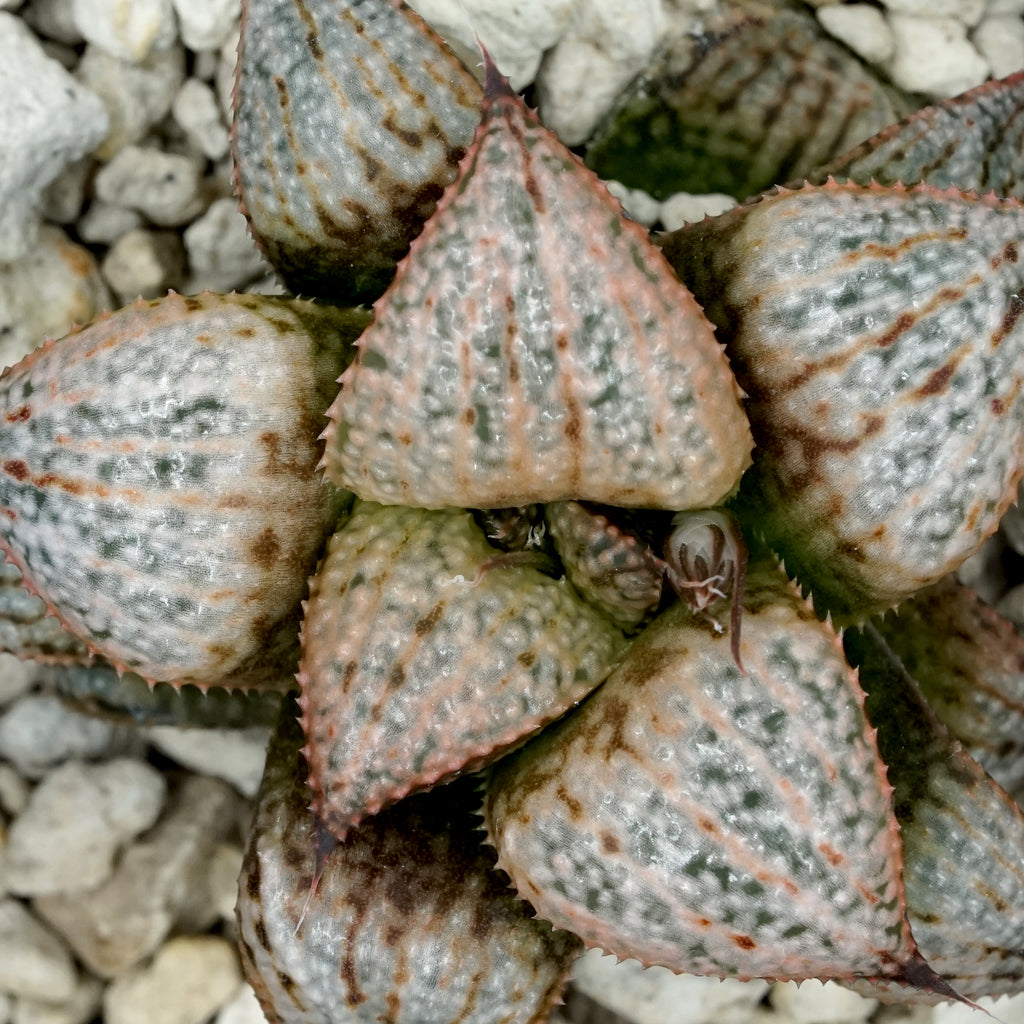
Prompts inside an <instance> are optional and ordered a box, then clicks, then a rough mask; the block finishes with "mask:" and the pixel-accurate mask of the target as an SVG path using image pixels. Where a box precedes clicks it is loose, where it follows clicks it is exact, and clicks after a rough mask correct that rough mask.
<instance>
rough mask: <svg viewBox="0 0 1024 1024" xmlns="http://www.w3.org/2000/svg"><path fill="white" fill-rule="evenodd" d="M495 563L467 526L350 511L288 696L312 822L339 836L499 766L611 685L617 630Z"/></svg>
mask: <svg viewBox="0 0 1024 1024" xmlns="http://www.w3.org/2000/svg"><path fill="white" fill-rule="evenodd" d="M500 558H501V553H500V552H499V551H498V550H497V549H495V548H493V547H491V546H490V545H489V544H488V543H487V541H486V540H485V539H484V536H483V533H482V531H481V530H480V528H479V527H478V526H477V525H476V523H475V522H474V521H473V517H472V516H471V515H470V513H468V512H466V511H455V510H445V511H435V512H427V511H424V510H422V509H408V508H401V507H396V506H389V507H385V506H380V505H372V504H360V505H357V507H356V509H355V511H354V512H353V515H352V518H351V519H350V520H349V521H348V522H347V523H346V524H345V526H344V527H343V528H342V529H341V530H340V531H339V532H338V533H337V534H336V535H335V536H334V537H333V538H332V539H331V542H330V544H329V546H328V551H327V556H326V558H325V559H324V562H323V564H322V566H321V567H320V570H319V572H318V573H317V576H316V577H315V578H314V580H313V582H312V584H311V587H310V598H309V602H308V604H307V606H306V615H305V619H304V621H303V627H302V662H301V666H300V671H299V682H300V683H301V684H302V697H301V699H300V703H301V705H302V708H303V726H304V728H305V732H306V736H307V738H308V746H307V748H306V751H305V753H306V758H307V760H308V762H309V765H310V775H311V785H312V788H313V794H314V808H315V810H316V812H317V814H318V816H319V817H320V818H321V820H323V822H324V823H325V825H326V826H327V827H328V828H330V829H331V831H333V832H334V833H336V834H337V835H339V836H344V835H345V834H346V833H347V831H348V829H349V828H350V827H351V826H352V825H354V824H356V823H357V822H358V821H360V820H361V819H362V818H364V817H365V816H366V815H368V814H374V813H376V812H377V811H378V810H380V808H381V807H382V806H384V805H386V804H390V803H393V802H394V801H395V800H397V799H399V798H400V797H402V796H405V794H406V793H409V792H411V791H414V790H417V789H423V788H425V787H426V786H430V785H432V784H434V783H436V782H437V781H438V780H439V779H443V778H445V777H447V776H450V775H452V774H454V773H457V772H461V771H465V770H467V769H473V768H478V767H481V766H482V765H484V764H489V763H490V762H491V761H494V760H496V759H497V758H498V757H500V756H501V754H503V753H504V752H505V751H507V750H509V749H510V748H511V747H513V746H515V745H517V744H519V743H522V742H523V741H524V740H525V739H526V738H527V737H528V736H529V735H531V734H532V733H534V732H536V731H538V730H539V729H540V728H542V727H543V726H544V725H546V724H547V723H548V722H551V721H553V720H554V719H555V718H557V717H559V716H560V715H562V714H563V713H564V712H565V711H566V710H567V709H568V708H570V707H571V706H572V705H574V704H575V703H577V702H578V701H580V700H582V699H583V698H584V697H585V696H586V695H587V694H588V693H589V692H590V691H591V690H592V689H593V688H594V687H595V686H597V685H598V684H599V683H600V682H601V680H602V679H604V677H605V676H606V675H607V674H608V672H609V671H610V670H611V667H612V665H613V664H614V662H615V660H616V658H617V656H618V655H619V653H620V652H621V651H622V649H623V647H624V646H625V641H624V639H623V637H622V635H621V634H620V633H619V632H618V630H616V629H615V628H614V627H613V626H612V625H611V623H609V622H608V621H606V620H605V619H604V618H603V617H602V616H601V615H600V614H599V613H598V612H596V611H594V610H592V609H591V608H589V607H588V606H587V605H585V604H584V603H583V602H582V601H581V600H580V599H579V597H577V595H576V594H575V592H574V591H573V589H572V587H570V586H569V584H568V583H567V582H566V581H565V580H553V579H551V578H550V577H548V576H544V575H543V574H542V573H540V572H538V571H537V570H536V569H534V568H531V567H529V566H528V565H520V566H517V565H515V564H511V565H501V564H500Z"/></svg>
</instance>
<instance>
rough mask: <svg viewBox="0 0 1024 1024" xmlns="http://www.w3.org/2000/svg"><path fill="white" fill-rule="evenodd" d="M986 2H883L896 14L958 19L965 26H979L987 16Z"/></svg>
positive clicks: (909, 0) (961, 0)
mask: <svg viewBox="0 0 1024 1024" xmlns="http://www.w3.org/2000/svg"><path fill="white" fill-rule="evenodd" d="M985 3H986V0H882V4H883V5H884V6H885V7H887V8H888V9H889V10H890V11H892V12H893V13H895V14H906V15H910V16H911V17H919V18H956V19H957V20H958V21H960V22H961V23H963V24H964V25H977V24H978V22H979V21H981V19H982V17H983V16H984V14H985Z"/></svg>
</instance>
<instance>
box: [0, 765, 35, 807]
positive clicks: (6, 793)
mask: <svg viewBox="0 0 1024 1024" xmlns="http://www.w3.org/2000/svg"><path fill="white" fill-rule="evenodd" d="M31 792H32V788H31V786H29V784H28V782H27V781H26V780H25V779H23V778H22V777H21V776H20V775H19V774H18V773H17V772H16V771H15V770H14V768H13V767H12V766H11V765H9V764H6V763H4V762H2V761H0V811H3V812H4V814H7V815H10V816H11V817H16V816H17V815H19V814H21V812H22V811H23V810H25V808H26V807H27V806H28V798H29V794H30V793H31Z"/></svg>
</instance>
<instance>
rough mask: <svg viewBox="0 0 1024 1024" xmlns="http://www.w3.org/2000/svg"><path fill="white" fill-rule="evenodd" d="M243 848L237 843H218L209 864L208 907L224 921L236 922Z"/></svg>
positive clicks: (207, 873)
mask: <svg viewBox="0 0 1024 1024" xmlns="http://www.w3.org/2000/svg"><path fill="white" fill-rule="evenodd" d="M242 857H243V853H242V848H241V847H240V846H238V845H237V844H235V843H218V844H217V845H216V846H215V847H214V848H213V853H212V854H211V856H210V859H209V861H208V862H207V872H206V884H205V886H204V888H205V889H206V894H207V902H206V906H207V907H208V909H209V910H210V911H212V912H215V913H216V915H217V917H218V918H220V919H221V920H222V921H229V922H233V921H234V920H235V903H236V901H237V900H238V876H239V875H240V874H241V871H242Z"/></svg>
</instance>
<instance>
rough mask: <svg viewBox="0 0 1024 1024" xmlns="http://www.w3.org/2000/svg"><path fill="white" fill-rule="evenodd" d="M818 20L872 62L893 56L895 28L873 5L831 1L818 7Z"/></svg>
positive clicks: (826, 29) (878, 62)
mask: <svg viewBox="0 0 1024 1024" xmlns="http://www.w3.org/2000/svg"><path fill="white" fill-rule="evenodd" d="M817 13H818V21H820V22H821V26H822V28H824V29H825V31H826V32H828V33H829V35H832V36H835V38H836V39H838V40H839V41H840V42H843V43H845V44H846V45H847V46H848V47H849V48H850V49H851V50H853V52H854V53H856V54H859V55H860V56H861V57H863V58H864V60H866V61H868V62H869V63H872V64H881V63H882V62H883V61H887V60H888V59H889V58H890V57H891V56H892V51H893V45H894V44H893V38H892V30H891V29H890V28H889V24H888V22H887V21H886V20H885V17H884V15H883V14H882V12H881V11H879V10H878V8H877V7H872V6H871V5H870V4H829V5H827V6H825V7H819V8H818V12H817Z"/></svg>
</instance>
